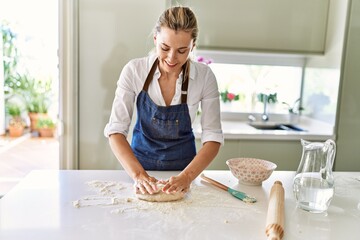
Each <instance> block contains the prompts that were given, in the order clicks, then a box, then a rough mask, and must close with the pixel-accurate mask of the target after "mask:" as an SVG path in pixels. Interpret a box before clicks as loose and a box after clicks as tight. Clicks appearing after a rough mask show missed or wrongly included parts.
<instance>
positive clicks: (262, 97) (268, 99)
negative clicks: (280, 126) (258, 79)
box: [257, 93, 278, 103]
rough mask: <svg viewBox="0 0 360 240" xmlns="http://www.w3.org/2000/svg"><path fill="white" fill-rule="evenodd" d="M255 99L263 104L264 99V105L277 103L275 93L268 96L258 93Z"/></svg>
mask: <svg viewBox="0 0 360 240" xmlns="http://www.w3.org/2000/svg"><path fill="white" fill-rule="evenodd" d="M257 99H258V100H259V102H262V103H264V101H265V99H266V103H277V102H278V99H277V93H270V94H265V93H259V94H258V95H257Z"/></svg>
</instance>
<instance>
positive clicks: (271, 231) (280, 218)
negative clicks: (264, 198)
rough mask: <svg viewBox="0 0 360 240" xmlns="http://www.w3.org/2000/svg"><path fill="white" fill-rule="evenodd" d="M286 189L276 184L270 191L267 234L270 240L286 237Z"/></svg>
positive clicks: (278, 183)
mask: <svg viewBox="0 0 360 240" xmlns="http://www.w3.org/2000/svg"><path fill="white" fill-rule="evenodd" d="M284 218H285V217H284V188H283V186H282V183H281V182H280V181H276V182H274V185H273V186H272V188H271V191H270V199H269V206H268V211H267V217H266V229H265V233H266V236H267V237H268V238H267V239H268V240H280V239H282V238H283V236H284Z"/></svg>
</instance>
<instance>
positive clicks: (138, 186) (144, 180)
mask: <svg viewBox="0 0 360 240" xmlns="http://www.w3.org/2000/svg"><path fill="white" fill-rule="evenodd" d="M157 182H158V180H157V179H156V178H154V177H150V176H139V177H138V178H136V179H135V184H134V187H135V191H136V193H141V194H154V193H157V192H158V189H157V186H156V185H157Z"/></svg>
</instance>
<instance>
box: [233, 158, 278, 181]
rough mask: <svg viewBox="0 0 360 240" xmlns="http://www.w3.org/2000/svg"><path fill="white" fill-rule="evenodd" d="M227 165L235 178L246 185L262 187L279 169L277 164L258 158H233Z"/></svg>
mask: <svg viewBox="0 0 360 240" xmlns="http://www.w3.org/2000/svg"><path fill="white" fill-rule="evenodd" d="M226 164H227V165H228V167H229V169H230V171H231V173H232V174H233V175H234V177H236V178H237V179H238V180H239V182H240V183H243V184H246V185H261V184H262V182H263V181H265V180H266V179H268V178H269V177H270V175H271V173H272V172H273V171H274V170H275V169H276V168H277V165H276V164H275V163H272V162H270V161H266V160H262V159H257V158H232V159H229V160H227V161H226Z"/></svg>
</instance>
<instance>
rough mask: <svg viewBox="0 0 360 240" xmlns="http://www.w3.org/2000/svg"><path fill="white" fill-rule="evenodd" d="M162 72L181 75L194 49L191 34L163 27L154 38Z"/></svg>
mask: <svg viewBox="0 0 360 240" xmlns="http://www.w3.org/2000/svg"><path fill="white" fill-rule="evenodd" d="M154 43H155V47H156V53H157V55H158V58H159V68H160V71H162V72H166V73H177V74H178V73H180V72H181V68H182V66H183V65H184V64H185V63H186V61H187V60H188V58H189V56H190V52H191V51H192V50H193V48H194V43H193V39H192V38H191V33H190V32H186V31H183V30H178V31H175V30H172V29H170V28H167V27H162V28H161V31H159V32H157V34H156V35H155V36H154Z"/></svg>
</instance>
